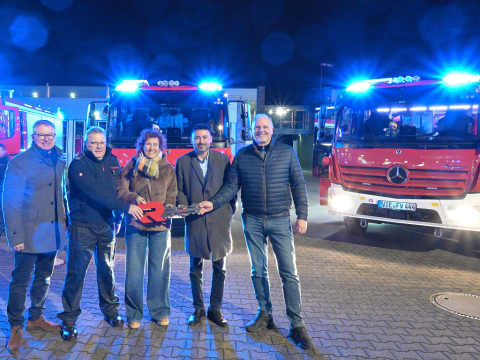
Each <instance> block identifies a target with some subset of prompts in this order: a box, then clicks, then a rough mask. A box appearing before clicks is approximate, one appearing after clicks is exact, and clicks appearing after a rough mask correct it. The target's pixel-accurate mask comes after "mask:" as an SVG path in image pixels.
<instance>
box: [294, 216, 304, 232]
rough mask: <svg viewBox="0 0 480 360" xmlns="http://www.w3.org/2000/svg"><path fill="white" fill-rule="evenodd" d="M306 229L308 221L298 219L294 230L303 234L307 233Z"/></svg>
mask: <svg viewBox="0 0 480 360" xmlns="http://www.w3.org/2000/svg"><path fill="white" fill-rule="evenodd" d="M306 231H307V221H306V220H302V219H298V220H297V222H296V223H295V226H294V227H293V232H294V233H295V234H299V235H302V234H305V232H306Z"/></svg>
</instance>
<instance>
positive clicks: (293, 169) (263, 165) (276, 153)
mask: <svg viewBox="0 0 480 360" xmlns="http://www.w3.org/2000/svg"><path fill="white" fill-rule="evenodd" d="M240 188H241V189H242V205H243V212H244V213H245V214H248V215H252V216H256V217H259V218H270V217H285V216H290V209H291V208H292V197H293V202H294V203H295V211H296V213H297V218H298V219H302V220H305V221H306V220H307V217H308V197H307V189H306V186H305V179H304V178H303V173H302V169H301V167H300V162H299V161H298V158H297V154H295V151H293V149H292V147H291V146H288V145H286V144H282V143H279V142H277V141H274V140H273V139H272V142H271V143H270V147H269V149H268V150H267V153H266V156H265V159H262V157H261V156H260V153H259V151H258V150H257V147H256V146H255V145H254V144H252V145H249V146H246V147H244V148H242V149H240V150H239V151H238V152H237V155H236V156H235V159H234V160H233V163H232V166H231V167H230V170H229V172H228V178H227V181H226V183H225V185H224V186H223V187H222V189H221V190H220V191H219V192H218V193H217V194H216V195H215V196H214V197H213V198H212V199H210V201H211V202H212V203H213V207H214V209H217V208H218V207H220V206H222V205H223V204H226V203H227V202H228V201H229V200H230V199H232V198H233V197H234V196H235V194H236V193H237V192H238V190H240Z"/></svg>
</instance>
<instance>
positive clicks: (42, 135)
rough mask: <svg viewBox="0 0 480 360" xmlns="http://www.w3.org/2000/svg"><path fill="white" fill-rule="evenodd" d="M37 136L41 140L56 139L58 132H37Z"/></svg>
mask: <svg viewBox="0 0 480 360" xmlns="http://www.w3.org/2000/svg"><path fill="white" fill-rule="evenodd" d="M35 136H36V137H37V138H38V139H39V140H43V139H45V138H47V139H48V140H53V139H55V136H57V134H35Z"/></svg>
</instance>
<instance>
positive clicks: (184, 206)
mask: <svg viewBox="0 0 480 360" xmlns="http://www.w3.org/2000/svg"><path fill="white" fill-rule="evenodd" d="M177 207H178V209H179V210H181V209H186V208H187V207H188V206H187V205H178V206H177ZM180 216H181V217H184V218H186V217H187V216H188V214H185V213H183V214H182V213H180Z"/></svg>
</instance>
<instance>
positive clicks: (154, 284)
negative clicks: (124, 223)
mask: <svg viewBox="0 0 480 360" xmlns="http://www.w3.org/2000/svg"><path fill="white" fill-rule="evenodd" d="M125 240H126V243H127V270H126V276H125V308H126V311H127V320H128V321H129V322H133V321H136V322H139V321H140V320H142V319H143V282H144V278H145V260H146V257H147V250H148V275H147V276H148V278H147V306H148V310H149V312H150V316H151V318H152V320H153V321H159V320H160V319H163V318H168V317H169V316H170V269H171V240H170V230H166V231H142V230H138V229H136V228H134V227H132V226H128V227H127V230H126V236H125Z"/></svg>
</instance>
